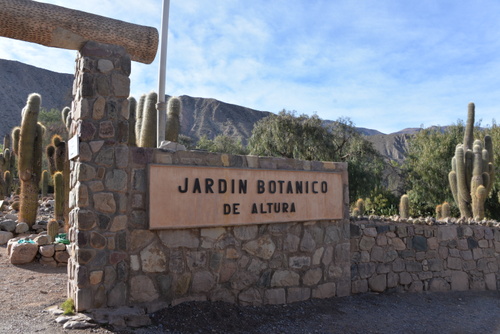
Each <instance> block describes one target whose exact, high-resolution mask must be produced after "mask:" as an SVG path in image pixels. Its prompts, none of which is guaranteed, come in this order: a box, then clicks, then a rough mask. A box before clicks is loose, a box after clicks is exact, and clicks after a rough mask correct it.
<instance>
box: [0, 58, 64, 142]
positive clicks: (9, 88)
mask: <svg viewBox="0 0 500 334" xmlns="http://www.w3.org/2000/svg"><path fill="white" fill-rule="evenodd" d="M72 85H73V75H71V74H62V73H56V72H51V71H47V70H44V69H41V68H38V67H34V66H30V65H26V64H23V63H20V62H17V61H11V60H4V59H0V119H1V120H2V121H1V122H0V135H1V138H3V136H4V135H5V134H8V133H10V131H11V129H12V128H13V127H15V126H18V125H19V124H20V122H21V111H22V109H23V107H24V106H25V105H26V100H27V98H28V95H29V94H31V93H39V94H40V95H42V107H43V108H45V109H47V110H50V109H52V108H56V109H59V110H62V109H63V108H64V107H66V106H70V105H71V100H72V96H71V91H72Z"/></svg>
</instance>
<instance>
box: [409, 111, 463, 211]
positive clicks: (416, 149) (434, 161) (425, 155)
mask: <svg viewBox="0 0 500 334" xmlns="http://www.w3.org/2000/svg"><path fill="white" fill-rule="evenodd" d="M464 131H465V128H464V124H463V122H461V121H459V122H458V123H457V124H454V125H452V126H449V127H447V128H446V129H444V130H442V129H441V128H439V127H432V128H427V129H421V130H420V131H419V132H418V133H417V134H415V135H414V136H412V137H411V138H410V139H409V148H408V155H407V157H406V160H405V162H404V163H403V175H404V179H405V188H406V192H407V194H408V197H409V199H410V215H412V216H433V215H434V213H435V208H436V205H438V204H441V203H443V202H444V201H448V202H450V203H454V201H453V196H452V194H451V190H450V185H449V182H448V173H449V172H450V170H451V159H452V158H453V156H454V154H455V147H456V145H457V144H459V143H461V142H462V141H463V136H464ZM453 206H454V207H455V209H454V212H455V210H456V203H454V205H453Z"/></svg>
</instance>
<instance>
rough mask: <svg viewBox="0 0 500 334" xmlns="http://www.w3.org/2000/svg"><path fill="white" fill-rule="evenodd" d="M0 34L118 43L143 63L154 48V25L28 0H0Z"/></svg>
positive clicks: (51, 42) (45, 41)
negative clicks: (129, 21)
mask: <svg viewBox="0 0 500 334" xmlns="http://www.w3.org/2000/svg"><path fill="white" fill-rule="evenodd" d="M117 5H118V6H119V4H117ZM0 36H4V37H8V38H13V39H18V40H22V41H26V42H32V43H37V44H41V45H45V46H51V47H56V48H62V49H70V50H80V48H81V47H82V46H83V45H84V43H85V42H87V41H96V42H100V43H105V44H114V45H120V46H122V47H124V48H125V49H126V50H127V52H128V54H130V56H131V58H132V60H135V61H138V62H141V63H146V64H150V63H151V62H152V61H153V60H154V58H155V56H156V51H157V49H158V31H157V30H156V29H155V28H152V27H146V26H141V25H137V24H132V23H127V22H123V21H120V20H115V19H111V18H107V17H104V16H99V15H94V14H90V13H86V12H82V11H78V10H73V9H68V8H64V7H60V6H55V5H50V4H45V3H40V2H36V1H30V0H0Z"/></svg>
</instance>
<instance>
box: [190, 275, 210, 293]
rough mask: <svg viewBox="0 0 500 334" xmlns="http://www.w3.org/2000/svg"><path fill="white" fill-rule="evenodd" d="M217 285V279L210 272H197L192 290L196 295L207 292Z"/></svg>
mask: <svg viewBox="0 0 500 334" xmlns="http://www.w3.org/2000/svg"><path fill="white" fill-rule="evenodd" d="M215 283H216V280H215V277H214V276H213V275H212V274H211V273H210V272H208V271H200V272H195V273H194V274H193V284H192V290H193V292H194V293H198V292H207V291H210V289H212V288H213V287H214V285H215Z"/></svg>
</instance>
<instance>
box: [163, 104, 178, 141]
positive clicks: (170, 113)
mask: <svg viewBox="0 0 500 334" xmlns="http://www.w3.org/2000/svg"><path fill="white" fill-rule="evenodd" d="M181 110H182V104H181V99H179V98H178V97H176V96H173V97H171V98H170V99H169V100H168V105H167V127H166V130H165V131H166V132H165V140H170V141H172V142H175V143H177V142H178V141H179V133H180V131H181V121H180V115H181Z"/></svg>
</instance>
